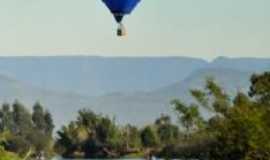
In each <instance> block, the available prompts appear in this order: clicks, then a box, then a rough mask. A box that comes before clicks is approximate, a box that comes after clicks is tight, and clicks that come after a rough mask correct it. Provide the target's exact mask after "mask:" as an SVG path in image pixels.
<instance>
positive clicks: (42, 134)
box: [0, 101, 54, 158]
mask: <svg viewBox="0 0 270 160" xmlns="http://www.w3.org/2000/svg"><path fill="white" fill-rule="evenodd" d="M53 128H54V125H53V121H52V117H51V114H50V113H49V112H48V111H44V109H43V107H42V106H41V104H39V103H36V104H35V105H34V107H33V113H32V114H31V113H30V112H29V111H28V110H27V109H26V107H24V106H23V105H22V104H21V103H20V102H18V101H15V102H14V103H13V105H12V107H10V105H9V104H3V106H2V108H1V109H0V134H1V136H0V137H1V139H0V140H1V141H0V147H1V153H0V157H2V155H1V154H3V155H6V156H13V154H9V153H7V152H5V151H4V150H6V151H8V152H12V153H16V154H17V155H18V156H19V157H22V158H26V157H29V156H35V155H38V154H41V152H42V153H45V155H46V156H47V157H49V156H51V155H52V154H53V150H52V147H53V138H52V132H53Z"/></svg>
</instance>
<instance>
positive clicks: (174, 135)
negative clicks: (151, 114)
mask: <svg viewBox="0 0 270 160" xmlns="http://www.w3.org/2000/svg"><path fill="white" fill-rule="evenodd" d="M155 125H156V127H157V133H158V136H159V139H160V141H161V144H162V145H165V146H166V145H171V144H174V143H177V141H178V137H179V129H178V127H177V126H176V125H173V124H172V122H171V118H170V117H169V116H167V115H161V117H160V118H158V119H157V120H156V122H155Z"/></svg>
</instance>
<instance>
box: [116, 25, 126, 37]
mask: <svg viewBox="0 0 270 160" xmlns="http://www.w3.org/2000/svg"><path fill="white" fill-rule="evenodd" d="M125 35H127V32H126V28H125V26H124V25H123V24H122V23H121V22H119V23H118V28H117V36H120V37H122V36H125Z"/></svg>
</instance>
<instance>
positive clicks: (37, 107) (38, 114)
mask: <svg viewBox="0 0 270 160" xmlns="http://www.w3.org/2000/svg"><path fill="white" fill-rule="evenodd" d="M44 115H45V113H44V109H43V107H42V106H41V104H40V103H39V102H37V103H35V104H34V106H33V114H32V120H33V123H34V125H35V128H36V129H38V130H40V131H45V128H46V122H45V118H44V117H45V116H44Z"/></svg>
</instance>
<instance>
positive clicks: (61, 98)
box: [0, 56, 270, 127]
mask: <svg viewBox="0 0 270 160" xmlns="http://www.w3.org/2000/svg"><path fill="white" fill-rule="evenodd" d="M264 71H270V59H261V58H226V57H219V58H217V59H215V60H213V61H212V62H207V61H205V60H202V59H196V58H195V59H194V58H186V57H184V58H183V57H166V58H162V57H158V58H156V57H153V58H152V57H148V58H144V57H139V58H132V57H127V58H126V57H120V58H119V57H113V58H110V57H109V58H108V57H96V56H94V57H92V56H57V57H23V58H22V57H4V58H3V57H0V102H10V103H11V102H13V101H14V100H15V99H18V100H20V101H22V102H23V103H25V104H27V106H29V107H30V106H31V105H33V103H35V102H36V101H40V102H41V103H42V104H44V105H45V107H47V109H49V110H50V111H51V112H52V113H53V115H54V117H55V120H56V125H57V127H60V126H61V125H62V124H64V123H66V122H68V121H70V120H71V119H73V118H75V116H76V112H77V111H78V110H79V109H81V108H83V107H86V108H90V109H92V110H94V111H96V112H98V113H104V114H108V115H110V116H116V120H117V122H118V123H121V124H124V123H133V124H137V125H145V124H147V123H150V122H152V121H153V120H154V119H155V118H156V117H158V116H159V115H160V114H161V113H167V114H170V115H174V114H173V112H172V109H171V108H170V103H169V102H170V100H171V99H173V98H181V99H183V100H184V101H185V102H188V101H191V100H192V99H191V97H190V95H189V89H191V88H201V87H203V85H204V82H205V78H206V77H208V76H212V77H214V78H215V79H216V80H217V81H218V83H220V84H221V86H223V87H224V89H225V90H226V91H228V92H229V93H231V94H234V93H235V92H236V91H237V90H239V89H241V90H247V89H248V86H249V77H250V75H251V74H253V73H254V72H257V73H259V72H264ZM63 112H65V114H64V115H63ZM138 115H139V116H138ZM204 115H206V116H207V115H208V113H207V112H205V113H204Z"/></svg>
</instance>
